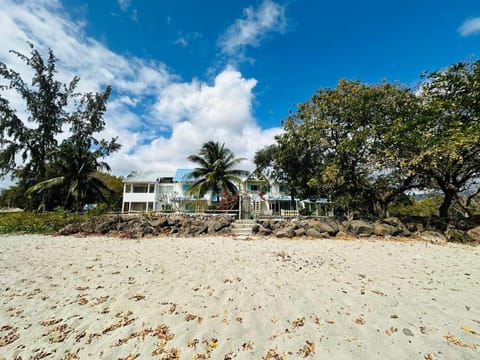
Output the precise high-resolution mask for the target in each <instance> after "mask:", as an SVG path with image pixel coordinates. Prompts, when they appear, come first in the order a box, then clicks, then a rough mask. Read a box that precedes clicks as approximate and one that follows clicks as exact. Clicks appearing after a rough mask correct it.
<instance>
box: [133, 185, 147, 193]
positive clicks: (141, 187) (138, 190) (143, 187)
mask: <svg viewBox="0 0 480 360" xmlns="http://www.w3.org/2000/svg"><path fill="white" fill-rule="evenodd" d="M133 192H134V193H146V192H147V185H133Z"/></svg>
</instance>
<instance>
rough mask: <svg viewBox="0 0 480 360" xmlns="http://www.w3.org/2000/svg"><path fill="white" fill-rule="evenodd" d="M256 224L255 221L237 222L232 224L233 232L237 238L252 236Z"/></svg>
mask: <svg viewBox="0 0 480 360" xmlns="http://www.w3.org/2000/svg"><path fill="white" fill-rule="evenodd" d="M255 224H256V222H255V220H235V222H234V223H233V224H232V232H233V234H234V235H235V236H248V235H252V229H253V227H254V226H255Z"/></svg>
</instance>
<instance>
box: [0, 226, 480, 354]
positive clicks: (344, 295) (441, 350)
mask: <svg viewBox="0 0 480 360" xmlns="http://www.w3.org/2000/svg"><path fill="white" fill-rule="evenodd" d="M479 259H480V248H478V247H469V246H464V245H458V244H447V245H431V244H425V243H423V242H418V241H406V242H394V241H382V240H376V241H373V240H349V241H342V240H333V239H332V240H329V239H322V240H314V241H312V240H280V239H274V238H269V239H263V238H257V239H254V240H251V241H239V240H234V239H232V238H228V237H198V238H151V239H145V240H140V241H139V240H123V239H115V238H107V237H85V238H82V237H54V236H38V235H21V236H2V237H0V289H1V291H0V359H20V358H21V359H157V358H158V359H301V358H312V359H320V358H328V359H359V358H364V359H387V358H388V359H427V360H431V359H476V358H479V357H480V301H479V299H480V276H479V274H480V261H479Z"/></svg>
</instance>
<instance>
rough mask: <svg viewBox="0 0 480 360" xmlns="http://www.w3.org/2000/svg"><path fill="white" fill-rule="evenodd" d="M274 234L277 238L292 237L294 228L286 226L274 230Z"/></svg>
mask: <svg viewBox="0 0 480 360" xmlns="http://www.w3.org/2000/svg"><path fill="white" fill-rule="evenodd" d="M274 235H275V236H276V237H278V238H292V237H294V236H295V230H294V229H293V228H292V227H290V226H288V227H286V228H283V229H280V230H277V231H275V232H274Z"/></svg>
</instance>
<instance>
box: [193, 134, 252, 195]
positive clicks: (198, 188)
mask: <svg viewBox="0 0 480 360" xmlns="http://www.w3.org/2000/svg"><path fill="white" fill-rule="evenodd" d="M188 160H190V161H192V162H194V163H196V164H198V165H199V167H197V168H195V169H194V170H193V172H192V173H191V174H190V176H191V177H192V178H193V179H195V182H194V183H193V184H192V186H190V188H189V189H188V190H187V192H188V194H190V195H195V196H200V197H201V196H203V195H205V194H206V193H207V192H208V191H212V194H213V195H214V196H215V197H216V199H217V202H219V201H220V194H221V193H222V192H224V191H225V192H227V193H229V194H236V193H237V192H238V189H237V187H236V186H235V183H237V184H238V183H240V182H241V176H246V175H248V171H245V170H238V169H235V168H234V167H235V166H236V165H238V164H239V163H240V162H242V161H243V160H245V159H243V158H235V155H234V154H233V153H232V151H231V150H230V149H228V148H226V147H225V144H222V145H220V144H219V143H218V142H213V141H209V142H207V143H205V144H203V146H202V148H201V149H200V152H199V154H198V155H196V154H194V155H190V156H189V157H188Z"/></svg>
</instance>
